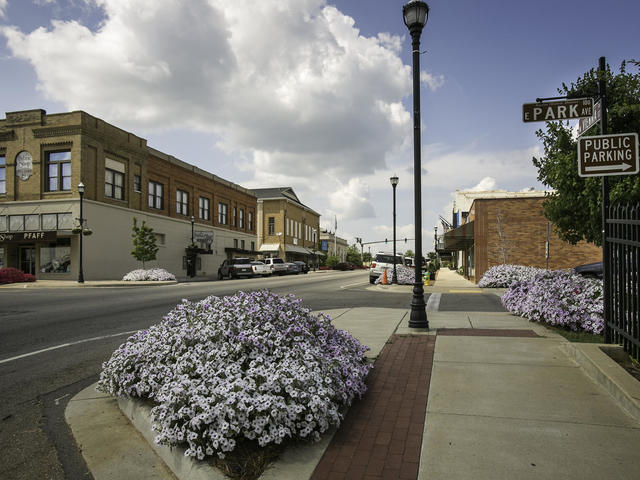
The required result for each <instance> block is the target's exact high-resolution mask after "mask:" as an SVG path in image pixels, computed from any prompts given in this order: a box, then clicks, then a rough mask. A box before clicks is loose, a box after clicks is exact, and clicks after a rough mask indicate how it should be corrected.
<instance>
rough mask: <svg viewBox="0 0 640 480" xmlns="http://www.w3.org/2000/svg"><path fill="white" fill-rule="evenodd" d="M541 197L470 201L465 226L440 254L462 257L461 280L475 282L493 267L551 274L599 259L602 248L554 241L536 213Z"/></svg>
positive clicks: (451, 234) (447, 235)
mask: <svg viewBox="0 0 640 480" xmlns="http://www.w3.org/2000/svg"><path fill="white" fill-rule="evenodd" d="M543 201H544V194H541V195H540V196H537V197H536V196H527V197H517V198H508V197H502V198H476V199H475V200H474V201H473V203H472V204H471V207H470V209H469V212H468V215H467V216H466V223H463V224H462V225H460V226H458V227H457V228H454V229H452V230H450V231H448V232H446V233H445V234H444V247H445V250H448V251H453V252H462V255H460V257H461V265H458V266H459V267H463V269H464V275H465V277H467V278H469V279H470V280H472V281H474V282H478V281H479V280H480V279H481V278H482V275H483V274H484V272H486V271H487V270H488V269H489V268H491V267H493V266H495V265H501V264H517V265H526V266H532V267H539V268H546V267H548V268H550V269H552V270H558V269H566V268H572V267H575V266H576V265H580V264H583V263H591V262H597V261H600V260H602V249H601V248H600V247H597V246H595V245H593V244H590V243H587V242H579V243H578V244H576V245H571V244H569V243H567V242H563V241H562V240H560V238H559V237H558V235H557V234H556V233H555V232H554V230H553V225H552V224H550V222H549V221H548V220H547V219H546V218H545V217H544V215H543V213H542V202H543Z"/></svg>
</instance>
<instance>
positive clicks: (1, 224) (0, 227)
mask: <svg viewBox="0 0 640 480" xmlns="http://www.w3.org/2000/svg"><path fill="white" fill-rule="evenodd" d="M6 231H7V217H6V216H5V215H0V232H6Z"/></svg>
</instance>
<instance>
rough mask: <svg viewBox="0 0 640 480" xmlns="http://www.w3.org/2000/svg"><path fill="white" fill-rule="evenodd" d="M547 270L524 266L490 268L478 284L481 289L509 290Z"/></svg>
mask: <svg viewBox="0 0 640 480" xmlns="http://www.w3.org/2000/svg"><path fill="white" fill-rule="evenodd" d="M544 271H546V270H543V269H540V268H536V267H525V266H524V265H496V266H494V267H491V268H489V269H488V270H487V271H486V272H484V275H483V276H482V278H481V279H480V281H479V282H478V287H480V288H508V287H510V286H511V285H512V284H513V283H515V282H522V281H524V280H529V279H531V278H533V277H534V276H535V275H537V274H538V273H540V272H544Z"/></svg>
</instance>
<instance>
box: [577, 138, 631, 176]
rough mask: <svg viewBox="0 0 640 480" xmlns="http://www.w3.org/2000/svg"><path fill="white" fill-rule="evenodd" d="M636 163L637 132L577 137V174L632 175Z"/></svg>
mask: <svg viewBox="0 0 640 480" xmlns="http://www.w3.org/2000/svg"><path fill="white" fill-rule="evenodd" d="M639 171H640V164H639V163H638V134H637V133H620V134H616V135H596V136H593V137H580V138H578V175H580V176H581V177H599V176H604V175H634V174H636V173H638V172H639Z"/></svg>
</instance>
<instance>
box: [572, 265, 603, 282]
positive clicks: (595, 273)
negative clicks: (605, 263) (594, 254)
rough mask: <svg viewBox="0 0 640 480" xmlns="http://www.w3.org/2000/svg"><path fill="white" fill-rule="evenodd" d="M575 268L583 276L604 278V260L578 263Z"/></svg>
mask: <svg viewBox="0 0 640 480" xmlns="http://www.w3.org/2000/svg"><path fill="white" fill-rule="evenodd" d="M574 270H575V271H576V273H577V274H579V275H582V276H583V277H593V278H602V262H595V263H586V264H584V265H578V266H577V267H575V268H574Z"/></svg>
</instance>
